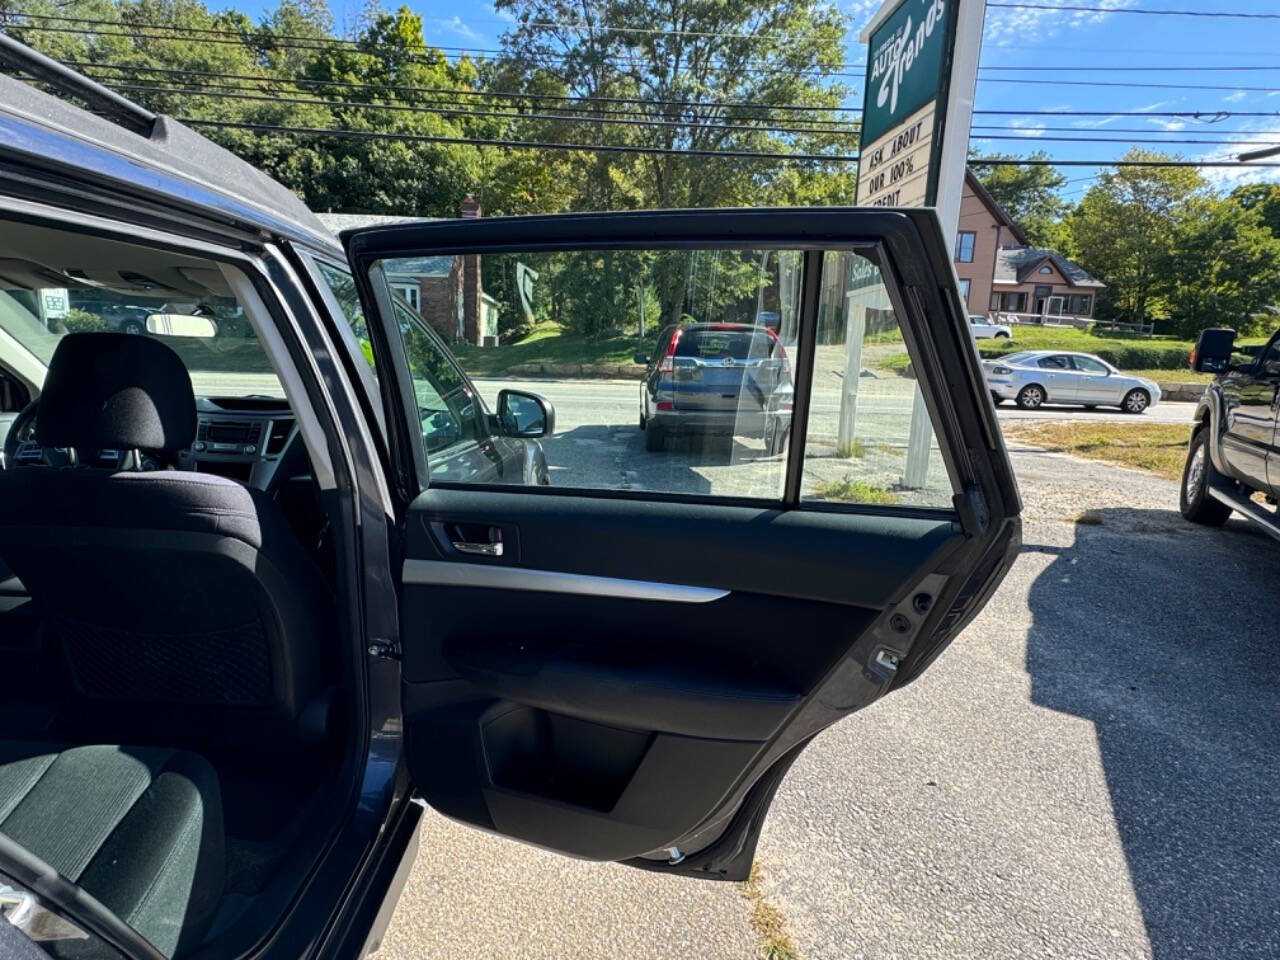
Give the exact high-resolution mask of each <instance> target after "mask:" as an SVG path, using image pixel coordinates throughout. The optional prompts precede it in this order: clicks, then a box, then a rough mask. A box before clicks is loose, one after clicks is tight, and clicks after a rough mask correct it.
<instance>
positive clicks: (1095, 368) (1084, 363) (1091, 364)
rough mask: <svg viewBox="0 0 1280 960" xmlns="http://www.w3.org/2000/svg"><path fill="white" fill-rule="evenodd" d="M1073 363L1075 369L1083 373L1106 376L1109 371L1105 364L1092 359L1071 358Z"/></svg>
mask: <svg viewBox="0 0 1280 960" xmlns="http://www.w3.org/2000/svg"><path fill="white" fill-rule="evenodd" d="M1072 359H1073V360H1074V361H1075V364H1076V369H1077V370H1082V371H1084V372H1085V373H1102V374H1107V373H1110V372H1111V371H1110V370H1108V369H1107V366H1106V364H1104V363H1103V362H1102V361H1101V360H1095V359H1093V357H1072Z"/></svg>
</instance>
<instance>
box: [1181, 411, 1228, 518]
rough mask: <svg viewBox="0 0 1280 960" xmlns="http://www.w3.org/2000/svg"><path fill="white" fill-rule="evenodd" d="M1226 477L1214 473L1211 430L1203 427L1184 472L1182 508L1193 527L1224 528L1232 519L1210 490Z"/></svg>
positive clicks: (1216, 472)
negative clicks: (1197, 524) (1210, 444)
mask: <svg viewBox="0 0 1280 960" xmlns="http://www.w3.org/2000/svg"><path fill="white" fill-rule="evenodd" d="M1221 477H1222V474H1220V473H1218V471H1217V470H1215V469H1214V466H1213V459H1212V458H1211V457H1210V456H1209V428H1208V427H1207V426H1204V427H1201V428H1200V429H1199V430H1197V431H1196V433H1195V436H1193V437H1192V438H1191V447H1190V449H1189V450H1188V451H1187V465H1186V466H1185V467H1183V468H1182V492H1181V494H1180V495H1179V497H1178V508H1179V509H1180V510H1181V511H1182V515H1183V516H1184V517H1186V518H1187V519H1188V520H1190V521H1191V522H1192V523H1202V524H1204V525H1205V526H1207V527H1220V526H1222V525H1223V524H1224V523H1226V522H1227V518H1228V517H1230V516H1231V508H1230V507H1228V506H1227V505H1226V504H1225V503H1223V502H1222V501H1221V500H1215V499H1214V498H1213V497H1211V496H1210V495H1209V490H1210V488H1211V487H1213V486H1214V485H1215V484H1217V483H1219V482H1220V481H1221Z"/></svg>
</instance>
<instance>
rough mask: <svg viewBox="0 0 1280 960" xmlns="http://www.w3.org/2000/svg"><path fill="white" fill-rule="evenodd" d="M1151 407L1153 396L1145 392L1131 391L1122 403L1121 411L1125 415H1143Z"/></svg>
mask: <svg viewBox="0 0 1280 960" xmlns="http://www.w3.org/2000/svg"><path fill="white" fill-rule="evenodd" d="M1150 405H1151V395H1150V394H1148V393H1147V391H1145V390H1130V391H1129V392H1128V393H1126V394H1125V395H1124V399H1123V400H1122V401H1120V409H1121V410H1123V411H1124V412H1125V413H1142V411H1144V410H1146V409H1147V407H1149V406H1150Z"/></svg>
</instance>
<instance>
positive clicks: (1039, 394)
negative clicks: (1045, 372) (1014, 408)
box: [1017, 383, 1046, 410]
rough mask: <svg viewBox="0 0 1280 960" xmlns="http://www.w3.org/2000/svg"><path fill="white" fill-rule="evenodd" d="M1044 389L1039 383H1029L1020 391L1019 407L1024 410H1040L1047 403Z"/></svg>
mask: <svg viewBox="0 0 1280 960" xmlns="http://www.w3.org/2000/svg"><path fill="white" fill-rule="evenodd" d="M1045 399H1046V397H1045V393H1044V387H1042V386H1040V384H1038V383H1029V384H1027V385H1026V386H1025V387H1023V388H1022V389H1021V390H1019V391H1018V400H1017V403H1018V406H1019V407H1021V408H1022V409H1023V410H1039V409H1040V407H1042V406H1044V402H1045Z"/></svg>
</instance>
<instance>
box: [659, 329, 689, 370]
mask: <svg viewBox="0 0 1280 960" xmlns="http://www.w3.org/2000/svg"><path fill="white" fill-rule="evenodd" d="M682 333H684V331H683V330H677V331H676V332H675V333H673V334H672V335H671V340H670V341H669V342H668V343H667V353H666V356H664V357H663V358H662V360H661V362H659V364H658V372H659V373H671V372H672V371H673V370H675V368H676V361H675V355H676V346H677V345H678V344H679V343H680V334H682Z"/></svg>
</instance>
